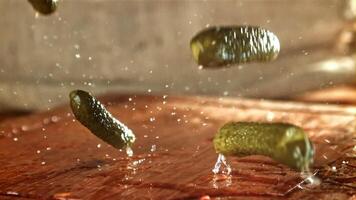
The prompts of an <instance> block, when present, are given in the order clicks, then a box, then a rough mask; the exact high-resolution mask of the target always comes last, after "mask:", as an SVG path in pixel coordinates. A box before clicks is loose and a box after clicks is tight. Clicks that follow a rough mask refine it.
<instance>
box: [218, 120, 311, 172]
mask: <svg viewBox="0 0 356 200" xmlns="http://www.w3.org/2000/svg"><path fill="white" fill-rule="evenodd" d="M214 147H215V150H216V151H217V152H218V153H221V154H223V155H233V156H238V157H242V156H249V155H264V156H268V157H270V158H272V159H274V160H276V161H278V162H280V163H282V164H285V165H287V166H289V167H291V168H293V169H296V170H299V171H303V172H304V171H309V166H310V165H311V164H312V163H313V156H314V149H313V145H312V143H311V142H310V140H309V139H308V136H307V134H306V133H305V132H304V131H303V130H302V129H301V128H299V127H297V126H294V125H291V124H285V123H256V122H230V123H227V124H225V125H224V126H223V127H222V128H220V130H219V132H218V133H217V134H216V135H215V137H214Z"/></svg>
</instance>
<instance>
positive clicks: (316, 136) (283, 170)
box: [0, 95, 356, 199]
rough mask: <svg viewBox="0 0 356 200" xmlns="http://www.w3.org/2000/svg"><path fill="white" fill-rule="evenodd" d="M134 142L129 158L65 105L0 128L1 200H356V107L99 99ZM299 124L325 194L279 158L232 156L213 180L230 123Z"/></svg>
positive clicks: (4, 123)
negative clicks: (220, 141) (217, 145)
mask: <svg viewBox="0 0 356 200" xmlns="http://www.w3.org/2000/svg"><path fill="white" fill-rule="evenodd" d="M102 101H103V102H105V103H106V104H107V105H108V109H109V110H110V111H111V112H112V113H113V115H114V116H116V117H117V118H119V119H120V120H121V121H122V122H124V123H126V124H127V125H128V126H129V127H130V128H131V129H132V130H133V131H134V132H135V133H136V136H137V142H136V143H135V145H134V147H133V150H134V156H133V157H131V158H128V157H126V156H125V153H124V152H120V151H118V150H116V149H114V148H112V147H110V146H108V145H106V144H105V143H103V142H102V141H101V140H99V139H98V138H96V137H95V136H93V135H92V134H91V133H90V132H89V131H88V130H87V129H86V128H85V127H83V126H82V125H80V124H79V122H77V121H75V120H73V116H72V114H71V112H70V110H69V107H68V106H63V107H59V108H56V109H53V110H51V111H48V112H45V113H38V114H32V115H29V116H25V117H17V118H11V119H7V120H6V119H5V120H3V121H1V122H0V164H1V167H0V199H198V198H200V197H202V196H205V195H208V196H210V197H211V198H214V197H221V198H219V199H284V198H288V199H351V198H353V197H352V196H354V197H355V195H356V158H355V156H356V155H355V151H356V147H355V133H354V129H355V113H356V107H353V106H332V105H311V104H299V103H286V102H284V103H282V102H269V101H259V100H241V99H215V98H203V97H194V98H193V97H166V96H135V95H124V96H122V95H121V96H116V95H110V96H106V97H104V98H102ZM232 120H233V121H275V122H277V121H283V122H290V123H294V124H296V125H299V126H302V127H303V128H304V129H305V130H306V131H307V132H308V133H309V134H310V137H311V139H312V141H313V142H314V145H315V147H316V164H315V167H314V169H313V172H315V173H316V174H317V176H318V177H319V178H320V179H321V180H322V183H321V184H320V185H319V186H314V187H313V188H306V189H300V188H298V187H296V185H297V184H298V183H299V182H300V181H302V178H300V176H299V173H297V172H295V171H293V170H291V169H289V168H288V167H286V166H283V165H281V164H278V163H276V162H274V161H273V160H271V159H269V158H266V157H261V156H250V157H245V158H231V157H230V158H228V161H229V163H230V164H231V166H232V167H233V172H232V176H231V177H224V176H213V174H212V172H211V169H212V167H213V165H214V163H215V161H216V158H217V155H216V154H215V152H214V149H213V146H212V142H211V139H212V137H213V135H214V134H215V133H216V131H217V129H218V128H219V127H220V126H221V125H222V124H224V123H226V122H228V121H232Z"/></svg>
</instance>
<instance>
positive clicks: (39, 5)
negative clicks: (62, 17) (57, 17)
mask: <svg viewBox="0 0 356 200" xmlns="http://www.w3.org/2000/svg"><path fill="white" fill-rule="evenodd" d="M28 1H29V2H30V3H31V5H32V7H33V8H34V9H35V10H36V11H37V12H39V13H41V14H42V15H50V14H52V13H54V12H55V11H56V10H57V7H58V0H28Z"/></svg>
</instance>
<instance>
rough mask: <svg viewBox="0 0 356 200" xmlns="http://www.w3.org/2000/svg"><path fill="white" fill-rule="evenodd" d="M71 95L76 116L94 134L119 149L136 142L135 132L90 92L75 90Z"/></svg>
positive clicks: (71, 104) (71, 103)
mask: <svg viewBox="0 0 356 200" xmlns="http://www.w3.org/2000/svg"><path fill="white" fill-rule="evenodd" d="M69 97H70V106H71V108H72V111H73V113H74V116H75V118H76V119H77V120H78V121H79V122H80V123H82V124H83V125H84V126H85V127H87V128H88V129H89V130H90V131H91V132H92V133H93V134H94V135H96V136H97V137H99V138H100V139H102V140H103V141H105V142H107V143H108V144H110V145H111V146H113V147H115V148H118V149H122V148H125V147H130V146H131V145H132V144H133V143H134V141H135V135H134V134H133V132H132V131H131V130H130V129H129V128H127V127H126V126H125V125H124V124H123V123H121V122H120V121H118V120H117V119H115V118H114V117H113V116H112V115H111V114H110V113H109V112H108V111H107V110H106V109H105V108H104V106H103V105H102V104H101V103H100V102H99V101H98V100H96V99H95V98H94V97H93V96H91V95H90V94H89V93H88V92H86V91H82V90H74V91H72V92H71V93H70V95H69Z"/></svg>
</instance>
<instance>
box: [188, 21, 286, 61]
mask: <svg viewBox="0 0 356 200" xmlns="http://www.w3.org/2000/svg"><path fill="white" fill-rule="evenodd" d="M190 47H191V49H192V53H193V57H194V59H195V61H196V62H197V63H198V64H199V65H201V66H203V67H206V68H212V67H222V66H229V65H233V64H243V63H248V62H266V61H272V60H274V59H276V58H277V56H278V53H279V50H280V45H279V40H278V38H277V36H276V35H275V34H274V33H272V32H271V31H268V30H266V29H263V28H260V27H253V26H226V27H211V28H207V29H204V30H202V31H201V32H199V33H198V34H197V35H195V36H194V37H193V39H192V40H191V42H190Z"/></svg>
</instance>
